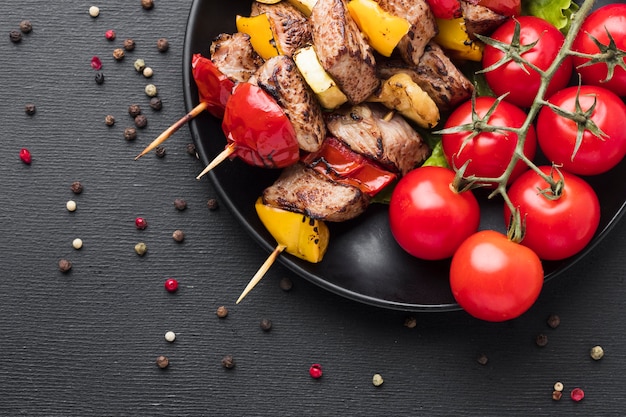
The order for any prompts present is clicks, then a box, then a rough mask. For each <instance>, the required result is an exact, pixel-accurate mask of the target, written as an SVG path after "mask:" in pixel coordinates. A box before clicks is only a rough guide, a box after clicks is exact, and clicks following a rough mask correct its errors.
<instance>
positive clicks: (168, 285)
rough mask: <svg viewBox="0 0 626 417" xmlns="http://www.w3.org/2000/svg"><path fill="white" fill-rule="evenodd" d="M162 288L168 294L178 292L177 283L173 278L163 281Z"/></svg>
mask: <svg viewBox="0 0 626 417" xmlns="http://www.w3.org/2000/svg"><path fill="white" fill-rule="evenodd" d="M164 286H165V289H166V290H167V291H168V292H176V291H177V290H178V281H176V280H175V279H174V278H168V279H166V280H165V284H164Z"/></svg>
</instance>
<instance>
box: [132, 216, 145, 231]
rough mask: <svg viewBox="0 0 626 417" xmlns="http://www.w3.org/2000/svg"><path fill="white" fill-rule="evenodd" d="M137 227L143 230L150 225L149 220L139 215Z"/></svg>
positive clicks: (136, 220)
mask: <svg viewBox="0 0 626 417" xmlns="http://www.w3.org/2000/svg"><path fill="white" fill-rule="evenodd" d="M135 227H136V228H137V229H139V230H143V229H145V228H146V227H148V222H147V221H146V219H144V218H143V217H137V218H136V219H135Z"/></svg>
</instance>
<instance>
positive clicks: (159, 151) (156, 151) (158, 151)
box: [154, 145, 165, 158]
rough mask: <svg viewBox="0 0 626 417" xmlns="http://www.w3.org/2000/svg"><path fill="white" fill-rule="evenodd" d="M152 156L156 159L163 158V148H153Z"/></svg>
mask: <svg viewBox="0 0 626 417" xmlns="http://www.w3.org/2000/svg"><path fill="white" fill-rule="evenodd" d="M154 154H155V155H156V157H157V158H163V157H164V156H165V146H161V145H159V146H157V147H156V148H154Z"/></svg>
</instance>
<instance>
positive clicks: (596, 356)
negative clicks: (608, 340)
mask: <svg viewBox="0 0 626 417" xmlns="http://www.w3.org/2000/svg"><path fill="white" fill-rule="evenodd" d="M589 354H590V355H591V359H593V360H594V361H599V360H600V359H602V357H603V356H604V349H602V346H594V347H592V348H591V351H590V352H589Z"/></svg>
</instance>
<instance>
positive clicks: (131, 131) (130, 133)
mask: <svg viewBox="0 0 626 417" xmlns="http://www.w3.org/2000/svg"><path fill="white" fill-rule="evenodd" d="M124 139H126V140H135V139H137V129H135V128H134V127H127V128H126V129H124Z"/></svg>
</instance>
